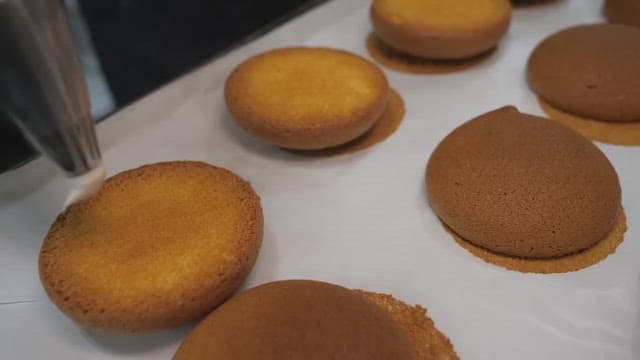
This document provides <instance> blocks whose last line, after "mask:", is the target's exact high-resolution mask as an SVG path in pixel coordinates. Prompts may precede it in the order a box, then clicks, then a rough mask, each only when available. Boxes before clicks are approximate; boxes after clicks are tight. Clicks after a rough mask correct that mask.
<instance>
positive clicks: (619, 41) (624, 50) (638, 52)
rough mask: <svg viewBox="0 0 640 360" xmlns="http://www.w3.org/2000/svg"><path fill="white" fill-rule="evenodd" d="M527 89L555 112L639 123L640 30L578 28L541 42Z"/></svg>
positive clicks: (605, 26)
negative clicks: (531, 90) (560, 111)
mask: <svg viewBox="0 0 640 360" xmlns="http://www.w3.org/2000/svg"><path fill="white" fill-rule="evenodd" d="M527 77H528V81H529V85H530V86H531V88H532V89H533V91H535V92H536V93H537V94H538V95H539V96H540V97H541V98H542V99H544V100H545V101H546V102H547V103H549V104H551V105H553V106H554V107H555V108H557V109H559V110H562V111H565V112H568V113H570V114H573V115H577V116H580V117H583V118H588V119H596V120H600V121H610V122H619V123H620V122H638V121H640V29H639V28H636V27H633V26H628V25H617V24H590V25H579V26H574V27H571V28H568V29H564V30H562V31H559V32H557V33H555V34H552V35H550V36H549V37H547V38H546V39H544V40H543V41H542V42H540V44H538V46H536V48H535V49H534V50H533V52H532V53H531V55H530V57H529V61H528V66H527Z"/></svg>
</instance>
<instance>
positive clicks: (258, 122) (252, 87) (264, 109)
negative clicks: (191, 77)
mask: <svg viewBox="0 0 640 360" xmlns="http://www.w3.org/2000/svg"><path fill="white" fill-rule="evenodd" d="M388 97H389V85H388V83H387V79H386V77H385V75H384V73H383V72H382V71H381V70H380V69H379V68H378V67H377V66H376V65H374V64H373V63H371V62H369V61H368V60H365V59H364V58H362V57H360V56H357V55H354V54H351V53H348V52H346V51H342V50H337V49H329V48H307V47H297V48H284V49H277V50H272V51H268V52H266V53H262V54H259V55H256V56H254V57H252V58H250V59H248V60H246V61H245V62H243V63H242V64H240V65H239V66H238V67H237V68H236V69H235V70H233V72H232V73H231V75H230V76H229V78H228V79H227V81H226V84H225V100H226V103H227V108H228V110H229V113H230V114H231V116H232V117H233V118H234V119H235V120H236V122H237V123H238V125H240V127H242V128H243V129H244V130H246V131H247V132H248V133H249V134H251V135H253V136H255V137H258V138H260V139H262V140H265V141H267V142H269V143H271V144H274V145H277V146H281V147H284V148H288V149H297V150H312V149H324V148H330V147H334V146H337V145H341V144H344V143H347V142H349V141H351V140H354V139H356V138H357V137H359V136H361V135H363V134H364V133H365V132H367V131H368V130H369V129H371V127H372V126H373V125H374V123H375V122H376V121H377V120H378V118H379V117H380V115H381V114H382V113H383V111H384V108H385V105H386V103H387V98H388Z"/></svg>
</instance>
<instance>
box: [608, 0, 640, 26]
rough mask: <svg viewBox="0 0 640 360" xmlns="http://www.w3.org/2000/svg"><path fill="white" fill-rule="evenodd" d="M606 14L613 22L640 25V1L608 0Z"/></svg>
mask: <svg viewBox="0 0 640 360" xmlns="http://www.w3.org/2000/svg"><path fill="white" fill-rule="evenodd" d="M604 15H605V16H606V17H607V20H608V21H609V22H612V23H617V24H626V25H633V26H640V1H638V0H606V1H605V3H604Z"/></svg>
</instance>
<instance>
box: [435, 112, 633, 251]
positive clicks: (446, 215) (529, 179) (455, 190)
mask: <svg viewBox="0 0 640 360" xmlns="http://www.w3.org/2000/svg"><path fill="white" fill-rule="evenodd" d="M426 187H427V194H428V198H429V201H430V203H431V207H432V208H433V210H434V211H435V213H436V214H437V215H438V217H439V218H440V219H441V220H442V221H443V222H444V223H445V224H446V225H447V226H448V227H450V228H451V229H452V230H453V231H454V232H455V233H456V234H458V235H459V236H460V237H461V238H463V239H465V240H466V241H469V242H470V243H472V244H474V245H476V246H478V247H481V248H484V249H487V250H490V251H492V252H495V253H498V254H502V255H509V256H514V257H520V258H557V257H561V256H566V255H570V254H574V253H577V252H579V251H582V250H585V249H587V248H589V247H592V246H593V245H594V244H596V243H598V242H599V241H600V240H602V239H604V238H605V237H607V235H608V234H609V233H610V232H611V231H612V229H613V228H614V225H615V224H616V222H617V221H618V218H619V216H620V215H621V200H620V198H621V195H620V184H619V181H618V176H617V174H616V172H615V170H614V168H613V166H612V165H611V163H610V162H609V160H608V159H607V158H606V157H605V155H604V154H603V153H602V152H601V151H600V150H599V149H598V148H597V147H596V146H595V145H593V144H592V143H591V142H590V141H589V140H587V139H586V138H584V137H582V136H581V135H579V134H577V133H575V132H574V131H572V130H571V129H569V128H567V127H565V126H563V125H560V124H558V123H556V122H553V121H549V120H547V119H544V118H540V117H536V116H532V115H527V114H522V113H520V112H518V110H517V109H516V108H514V107H512V106H510V107H504V108H500V109H497V110H494V111H491V112H488V113H486V114H484V115H481V116H479V117H477V118H475V119H472V120H470V121H468V122H466V123H465V124H463V125H462V126H460V127H458V128H456V129H455V130H453V131H452V132H451V133H450V134H449V135H447V136H446V137H445V138H444V139H443V140H442V142H441V143H440V144H439V145H438V146H437V147H436V149H435V150H434V151H433V153H432V154H431V157H430V159H429V162H428V165H427V173H426Z"/></svg>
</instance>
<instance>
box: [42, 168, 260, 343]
mask: <svg viewBox="0 0 640 360" xmlns="http://www.w3.org/2000/svg"><path fill="white" fill-rule="evenodd" d="M262 228H263V218H262V209H261V207H260V199H259V197H258V195H256V193H255V192H254V191H253V189H252V188H251V185H250V184H249V183H248V182H246V181H244V180H242V179H241V178H240V177H238V176H237V175H235V174H233V173H232V172H230V171H228V170H225V169H222V168H217V167H214V166H211V165H209V164H206V163H201V162H189V161H181V162H166V163H157V164H150V165H145V166H142V167H139V168H136V169H132V170H128V171H125V172H122V173H120V174H117V175H115V176H113V177H111V178H109V179H108V180H107V181H106V183H105V184H104V186H103V188H102V189H101V190H100V191H99V192H98V193H97V194H95V195H93V196H92V197H90V198H89V199H87V200H85V201H82V202H80V203H77V204H74V205H71V206H70V207H69V208H67V209H66V210H65V211H64V212H63V213H61V214H60V215H59V216H58V217H57V219H56V220H55V222H54V223H53V225H52V226H51V228H50V230H49V232H48V234H47V236H46V237H45V239H44V242H43V244H42V248H41V252H40V260H39V266H40V278H41V280H42V284H43V286H44V288H45V290H46V292H47V294H48V295H49V297H50V298H51V300H52V301H53V303H54V304H56V305H57V306H58V308H60V310H62V311H63V312H64V313H65V314H67V315H68V316H69V317H71V318H72V319H74V320H75V321H77V322H79V323H80V324H82V325H84V326H87V327H90V328H93V329H99V330H104V331H110V332H143V331H151V330H159V329H166V328H171V327H175V326H178V325H182V324H185V323H187V322H189V321H192V320H194V319H196V318H198V317H200V316H202V315H204V314H205V313H207V312H209V311H211V309H212V308H214V307H215V306H217V305H218V304H220V303H221V302H222V301H224V300H225V299H226V298H227V297H228V296H229V295H231V293H232V292H233V291H234V290H235V289H237V288H238V286H240V284H241V283H242V282H243V281H244V279H245V278H246V276H247V275H248V273H249V271H250V270H251V268H252V266H253V264H254V262H255V260H256V257H257V255H258V251H259V249H260V245H261V242H262Z"/></svg>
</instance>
